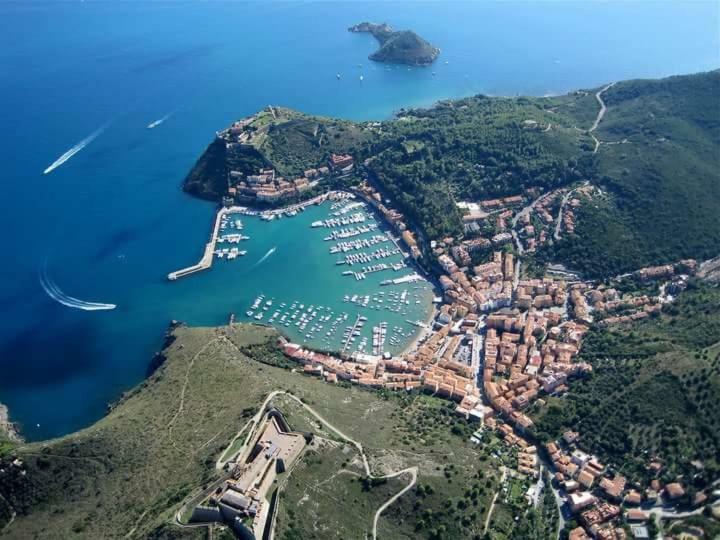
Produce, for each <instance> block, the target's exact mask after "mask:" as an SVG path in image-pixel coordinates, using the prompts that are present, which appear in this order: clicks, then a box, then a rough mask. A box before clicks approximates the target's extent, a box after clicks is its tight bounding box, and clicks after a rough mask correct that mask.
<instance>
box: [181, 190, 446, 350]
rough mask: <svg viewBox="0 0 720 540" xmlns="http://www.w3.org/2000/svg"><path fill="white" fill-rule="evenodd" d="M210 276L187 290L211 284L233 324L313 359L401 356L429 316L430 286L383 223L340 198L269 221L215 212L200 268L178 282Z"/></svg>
mask: <svg viewBox="0 0 720 540" xmlns="http://www.w3.org/2000/svg"><path fill="white" fill-rule="evenodd" d="M301 208H302V209H301ZM290 212H294V214H290ZM270 216H273V217H270ZM278 216H283V217H282V218H281V217H278ZM328 235H329V236H331V237H332V238H333V239H335V242H333V243H332V244H331V245H330V246H328V241H329V240H328ZM343 238H347V239H343ZM219 261H223V262H222V263H220V262H219ZM225 261H231V262H232V264H226V262H225ZM210 267H212V271H211V272H207V273H203V274H202V275H197V276H193V277H192V278H188V279H187V280H182V281H183V284H184V286H186V287H188V288H192V287H193V286H194V283H196V282H211V283H213V284H214V285H213V287H214V289H215V290H217V298H218V300H217V301H219V302H222V305H223V312H225V313H227V312H230V313H235V314H236V315H235V319H234V320H235V321H236V322H243V321H247V322H253V323H256V324H268V325H272V326H274V327H275V328H277V329H278V330H279V331H281V332H282V333H283V334H285V335H286V336H287V337H288V338H290V339H292V340H293V341H295V342H298V343H301V344H303V345H306V346H309V347H312V348H315V349H318V350H327V351H336V352H342V353H346V354H348V355H350V354H364V355H382V354H383V353H390V354H398V353H399V352H401V351H402V350H403V349H404V347H405V346H406V345H407V344H408V343H410V342H411V341H412V340H413V339H414V337H415V336H416V335H417V334H418V332H419V331H420V328H419V327H418V326H417V325H415V324H414V323H412V322H409V321H418V320H420V321H425V320H427V317H428V314H429V313H430V310H431V308H432V298H433V292H432V287H431V285H430V284H429V283H428V282H427V281H425V280H424V278H422V277H421V276H420V275H419V274H417V273H416V272H415V271H414V270H413V267H412V263H411V262H410V260H408V258H407V256H406V254H405V253H403V251H402V250H401V249H400V247H399V246H398V244H397V241H396V240H395V239H394V237H393V235H392V234H391V233H390V231H389V230H388V229H387V227H386V226H385V224H384V223H382V222H380V221H379V220H378V218H377V216H376V215H375V213H374V211H373V210H372V209H370V208H369V207H368V206H367V205H366V203H365V202H363V201H360V200H356V199H355V198H354V197H353V196H352V195H350V194H348V193H343V192H340V193H338V192H335V193H333V194H331V195H324V196H321V197H319V198H316V199H314V200H313V201H311V202H309V203H305V204H304V205H302V206H301V207H300V206H297V205H296V206H294V207H292V208H291V209H290V210H288V209H287V208H284V209H278V210H274V211H273V212H272V213H266V212H256V211H253V210H250V209H248V208H245V207H239V206H235V207H230V208H224V209H221V210H220V211H218V214H217V217H216V221H215V224H214V227H213V232H212V236H211V238H210V241H209V242H208V245H207V246H206V251H205V255H204V256H203V259H202V260H201V261H200V263H199V264H198V265H195V266H194V267H189V268H188V269H184V270H181V271H178V272H175V273H174V275H175V276H176V277H175V279H177V278H179V277H184V276H189V275H191V274H193V273H195V272H198V271H199V270H200V269H208V268H210ZM169 277H170V276H169ZM284 277H288V278H290V279H284ZM387 278H389V279H387ZM170 279H172V278H170ZM202 286H205V285H202Z"/></svg>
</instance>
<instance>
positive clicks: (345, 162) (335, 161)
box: [328, 154, 353, 170]
mask: <svg viewBox="0 0 720 540" xmlns="http://www.w3.org/2000/svg"><path fill="white" fill-rule="evenodd" d="M328 162H329V165H330V168H331V169H342V170H345V169H349V168H350V167H352V165H353V158H352V156H351V155H349V154H332V155H331V156H330V159H329V160H328Z"/></svg>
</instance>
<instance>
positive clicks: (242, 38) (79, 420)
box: [0, 1, 720, 439]
mask: <svg viewBox="0 0 720 540" xmlns="http://www.w3.org/2000/svg"><path fill="white" fill-rule="evenodd" d="M718 6H719V4H718V3H717V2H682V3H680V2H678V3H670V2H650V1H649V2H616V3H615V2H584V1H583V2H581V1H576V2H488V3H485V2H483V3H480V2H476V3H444V2H443V3H430V2H427V3H426V2H417V3H410V2H376V3H366V2H348V3H335V2H315V3H305V2H250V3H194V2H177V3H175V2H144V3H143V2H102V3H101V2H97V3H96V2H73V3H71V2H32V1H29V2H25V1H23V2H2V3H0V104H1V106H2V111H3V112H2V120H3V121H2V130H1V131H0V157H1V158H2V164H3V168H2V195H1V197H0V231H2V233H0V234H2V265H0V402H3V403H5V404H7V405H8V406H9V407H10V410H11V414H12V416H13V418H14V419H15V420H17V421H19V422H20V423H21V424H22V428H23V431H24V434H25V435H26V436H27V437H28V438H30V439H39V438H46V437H52V436H57V435H61V434H64V433H68V432H70V431H72V430H75V429H78V428H81V427H83V426H86V425H88V424H89V423H91V422H92V421H94V420H95V419H97V418H98V417H100V416H101V415H102V414H103V413H104V411H105V407H106V404H107V403H108V402H109V401H111V400H113V399H115V398H117V397H118V395H119V394H120V393H121V392H122V391H124V390H126V389H128V388H129V387H131V386H132V385H134V384H135V383H137V382H138V381H139V380H140V379H141V378H142V377H143V376H144V374H145V371H146V368H147V364H148V362H149V360H150V357H151V355H152V353H153V352H154V351H156V350H157V349H158V348H159V347H160V346H161V343H162V335H163V331H164V330H165V328H166V326H167V324H168V322H169V321H170V320H171V319H182V320H186V321H189V322H191V323H192V324H208V325H210V324H218V323H221V322H223V321H225V320H226V317H227V309H226V305H227V304H225V303H223V302H222V298H223V294H224V293H223V291H224V289H223V283H222V282H220V281H218V279H212V278H209V277H206V276H203V277H202V278H198V279H195V278H190V279H192V280H194V281H190V280H188V281H186V282H184V283H183V284H181V285H180V286H177V285H179V284H170V283H168V282H167V281H166V280H165V275H166V274H167V272H168V271H170V270H173V269H176V268H178V267H181V266H184V265H187V264H189V263H191V262H194V261H195V260H196V259H197V257H198V254H199V250H200V249H201V246H202V245H203V244H204V242H205V241H206V237H207V233H208V229H209V226H210V220H211V219H212V214H213V211H214V208H213V205H212V204H209V203H206V202H202V201H198V200H195V199H192V198H190V197H188V196H186V195H184V194H183V193H182V192H181V190H180V185H181V182H182V179H183V177H184V175H185V174H186V173H187V171H188V170H189V169H190V167H191V166H192V164H193V163H194V161H195V160H196V158H197V157H198V156H199V155H200V154H201V153H202V151H203V149H204V148H205V146H206V145H207V144H208V143H209V142H210V141H211V139H212V137H213V135H214V132H215V130H217V129H219V128H221V127H223V126H225V125H227V124H228V123H229V122H231V121H232V120H235V119H237V118H239V117H242V116H246V115H249V114H251V113H252V112H254V111H255V110H257V109H259V108H261V107H264V106H266V105H268V104H278V105H284V106H289V107H294V108H297V109H300V110H303V111H306V112H310V113H315V114H324V115H334V116H341V117H345V118H350V119H382V118H387V117H389V116H390V115H391V114H392V113H393V111H395V110H397V109H399V108H400V107H407V106H419V105H430V104H431V103H433V102H434V101H436V100H438V99H443V98H451V97H459V96H465V95H470V94H475V93H486V94H493V95H516V94H531V95H544V94H548V93H561V92H565V91H568V90H572V89H575V88H580V87H593V86H598V85H600V84H602V83H605V82H608V81H612V80H618V79H624V78H636V77H659V76H665V75H670V74H676V73H688V72H696V71H703V70H708V69H715V68H717V67H719V66H720V57H719V54H720V53H719V51H720V37H719V36H718V28H719V27H720V14H719V9H720V8H719V7H718ZM362 20H373V21H387V22H389V23H390V24H392V25H394V26H395V27H396V28H412V29H414V30H416V31H417V32H418V33H420V34H421V35H422V36H424V37H425V38H427V39H428V40H429V41H431V42H432V43H434V44H436V45H437V46H439V47H440V48H441V49H442V54H441V57H440V60H439V61H438V62H437V63H436V64H435V65H434V66H433V67H431V68H426V69H422V68H417V69H415V68H411V69H408V68H405V67H390V68H388V67H387V66H384V65H376V64H373V63H372V62H370V61H369V60H367V55H368V54H369V53H371V52H372V51H373V50H374V49H375V43H374V40H373V38H372V37H371V36H369V35H358V34H351V33H348V32H347V31H346V28H347V27H348V26H350V25H351V24H354V23H356V22H360V21H362ZM445 62H447V63H445ZM359 64H362V67H358V65H359ZM433 72H435V75H434V76H433ZM336 73H340V74H341V75H342V78H341V79H340V80H337V79H336ZM361 74H362V75H363V77H364V80H363V81H362V83H361V82H360V80H359V77H360V75H361ZM169 113H173V114H172V116H171V117H170V118H168V120H167V121H166V122H164V123H163V124H162V125H161V126H159V127H157V128H156V129H153V130H148V129H145V126H146V125H147V124H148V123H150V122H152V121H154V120H157V119H159V118H161V117H163V116H165V115H167V114H169ZM101 127H104V130H103V131H102V133H101V134H100V135H99V136H98V137H97V138H96V139H95V140H93V141H92V142H91V143H90V144H88V145H87V146H86V147H85V148H84V149H82V150H81V151H80V152H78V153H77V154H76V155H74V156H73V157H72V158H71V159H69V160H68V161H67V162H66V163H64V164H63V165H61V166H60V167H58V168H57V169H56V170H54V171H53V172H52V173H51V174H48V175H43V174H42V171H43V170H44V169H45V168H46V167H48V166H49V165H50V164H51V163H52V162H53V161H55V160H56V159H57V158H58V157H59V156H60V155H62V154H63V153H64V152H66V151H68V150H69V149H70V148H72V147H73V146H74V145H75V144H76V143H78V142H79V141H81V140H83V139H84V138H86V137H87V136H88V135H90V134H91V133H93V132H94V131H95V130H97V129H99V128H101ZM276 256H277V257H281V256H282V254H281V253H278V254H277V255H276ZM292 264H293V261H292V260H287V261H286V266H287V267H288V268H291V267H292ZM43 266H46V268H47V271H48V274H49V275H50V276H51V277H52V279H53V280H54V281H55V282H56V283H57V284H58V286H59V287H61V288H62V290H64V291H65V292H66V293H67V294H69V295H71V296H74V297H78V298H81V299H83V300H92V301H101V302H112V303H116V304H117V305H118V308H117V309H115V310H113V311H105V312H97V311H96V312H87V311H80V310H76V309H71V308H68V307H66V306H63V305H60V304H58V303H57V302H54V301H53V300H52V299H50V298H49V297H48V295H47V294H46V293H45V291H44V290H43V288H42V287H41V285H40V282H39V272H40V269H41V268H43ZM208 275H210V274H208ZM266 277H267V279H281V278H280V276H272V275H268V276H266ZM298 287H299V288H300V289H299V290H300V291H302V285H301V284H299V285H298ZM254 293H255V291H254V290H253V291H247V295H248V296H250V295H252V294H254ZM219 304H222V307H219Z"/></svg>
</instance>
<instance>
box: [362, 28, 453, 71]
mask: <svg viewBox="0 0 720 540" xmlns="http://www.w3.org/2000/svg"><path fill="white" fill-rule="evenodd" d="M348 31H349V32H368V33H370V34H372V35H373V36H374V37H375V39H377V40H378V42H379V43H380V48H379V49H378V50H377V51H375V52H374V53H372V54H371V55H370V56H369V57H368V58H370V60H374V61H375V62H385V63H388V64H407V65H411V66H429V65H430V64H432V63H433V62H434V61H435V60H436V59H437V57H438V56H439V55H440V49H438V48H437V47H434V46H432V45H431V44H430V43H428V42H427V41H425V40H424V39H423V38H421V37H420V36H418V35H417V34H416V33H415V32H413V31H411V30H402V31H395V30H393V29H392V27H391V26H390V25H388V24H386V23H382V24H374V23H370V22H362V23H360V24H356V25H354V26H351V27H350V28H348Z"/></svg>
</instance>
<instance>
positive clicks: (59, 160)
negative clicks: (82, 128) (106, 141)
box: [43, 124, 108, 174]
mask: <svg viewBox="0 0 720 540" xmlns="http://www.w3.org/2000/svg"><path fill="white" fill-rule="evenodd" d="M107 126H108V125H107V124H104V125H102V126H100V127H99V128H98V129H96V130H95V131H93V132H92V133H91V134H90V135H88V136H87V137H85V138H84V139H83V140H82V141H80V142H79V143H77V144H76V145H75V146H73V147H72V148H71V149H70V150H68V151H67V152H65V153H64V154H63V155H62V156H60V157H59V158H57V159H56V160H55V161H53V162H52V164H51V165H50V166H49V167H48V168H47V169H45V170H44V171H43V174H48V173H51V172H53V171H54V170H55V169H57V168H58V167H59V166H60V165H62V164H63V163H65V162H66V161H67V160H68V159H70V158H71V157H73V156H74V155H75V154H77V153H78V152H79V151H80V150H82V149H83V148H85V147H86V146H87V145H88V144H90V143H91V142H93V141H94V140H95V139H97V137H98V136H99V135H100V134H101V133H102V132H103V131H105V128H107Z"/></svg>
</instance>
